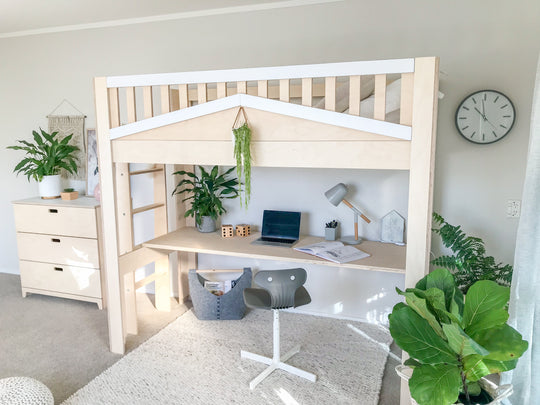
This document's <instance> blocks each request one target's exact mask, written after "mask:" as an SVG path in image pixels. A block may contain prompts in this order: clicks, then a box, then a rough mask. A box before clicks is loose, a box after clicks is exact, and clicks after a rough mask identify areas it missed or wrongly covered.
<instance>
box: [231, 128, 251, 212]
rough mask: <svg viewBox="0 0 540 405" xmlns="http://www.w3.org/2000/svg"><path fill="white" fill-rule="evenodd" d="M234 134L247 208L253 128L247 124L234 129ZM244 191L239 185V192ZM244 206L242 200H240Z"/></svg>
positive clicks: (237, 161)
mask: <svg viewBox="0 0 540 405" xmlns="http://www.w3.org/2000/svg"><path fill="white" fill-rule="evenodd" d="M233 134H234V158H235V159H236V173H237V176H238V178H239V179H241V178H242V176H243V179H244V185H245V189H244V204H245V207H246V208H247V206H248V204H249V199H250V197H251V128H249V126H248V124H247V123H245V124H243V125H242V126H241V127H239V128H236V129H233ZM241 191H242V183H239V192H241ZM240 204H242V199H240Z"/></svg>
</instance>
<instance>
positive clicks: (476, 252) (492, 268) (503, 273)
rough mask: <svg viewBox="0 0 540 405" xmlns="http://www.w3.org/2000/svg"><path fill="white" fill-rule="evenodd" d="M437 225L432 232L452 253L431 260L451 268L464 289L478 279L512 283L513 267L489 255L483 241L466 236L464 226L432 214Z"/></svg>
mask: <svg viewBox="0 0 540 405" xmlns="http://www.w3.org/2000/svg"><path fill="white" fill-rule="evenodd" d="M433 221H434V223H435V227H433V229H432V230H433V232H434V233H436V234H437V235H439V236H440V237H441V240H442V243H443V245H444V246H445V247H447V248H449V249H450V250H451V251H452V253H453V254H451V255H443V256H440V257H437V258H436V259H434V260H432V262H431V263H432V264H433V265H435V266H438V267H444V268H445V269H448V270H450V271H451V272H452V273H453V274H454V277H455V279H456V283H457V285H458V286H459V288H460V289H461V291H462V292H464V293H466V292H467V290H468V289H469V287H470V286H471V285H472V284H473V283H474V282H476V281H479V280H491V281H495V282H496V283H498V284H500V285H503V286H509V285H510V283H511V282H512V272H513V268H512V266H511V265H509V264H502V263H497V262H496V261H495V259H494V258H493V257H492V256H486V248H485V246H484V241H483V240H482V239H480V238H477V237H473V236H467V235H466V234H465V232H463V230H462V229H461V226H455V225H451V224H449V223H448V222H446V221H445V219H444V218H443V217H442V216H441V215H439V214H437V213H436V212H434V213H433Z"/></svg>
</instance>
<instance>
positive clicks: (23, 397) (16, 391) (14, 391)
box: [0, 377, 54, 405]
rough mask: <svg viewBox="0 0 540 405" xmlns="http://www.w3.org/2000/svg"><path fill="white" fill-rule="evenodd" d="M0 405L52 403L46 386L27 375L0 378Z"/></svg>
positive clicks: (50, 394)
mask: <svg viewBox="0 0 540 405" xmlns="http://www.w3.org/2000/svg"><path fill="white" fill-rule="evenodd" d="M0 405H54V398H53V395H52V393H51V391H50V390H49V389H48V388H47V386H46V385H45V384H43V383H41V382H39V381H38V380H34V379H33V378H29V377H9V378H3V379H0Z"/></svg>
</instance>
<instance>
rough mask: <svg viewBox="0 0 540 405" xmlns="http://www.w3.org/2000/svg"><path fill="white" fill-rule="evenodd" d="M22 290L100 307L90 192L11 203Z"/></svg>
mask: <svg viewBox="0 0 540 405" xmlns="http://www.w3.org/2000/svg"><path fill="white" fill-rule="evenodd" d="M13 210H14V213H15V227H16V230H17V246H18V251H19V265H20V273H21V286H22V295H23V297H26V295H27V294H28V293H32V294H45V295H52V296H56V297H62V298H70V299H76V300H81V301H89V302H95V303H96V304H97V305H98V307H99V308H100V309H102V308H103V303H104V300H103V297H104V294H103V291H104V289H103V285H102V284H103V283H102V280H104V279H105V277H104V274H103V266H102V262H101V246H100V241H101V237H100V234H101V229H100V225H101V219H100V207H99V203H98V202H97V201H96V200H95V199H94V198H90V197H81V198H78V199H76V200H71V201H63V200H60V199H55V200H42V199H40V198H30V199H27V200H19V201H14V202H13Z"/></svg>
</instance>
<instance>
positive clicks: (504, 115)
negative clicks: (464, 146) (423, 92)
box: [456, 90, 516, 144]
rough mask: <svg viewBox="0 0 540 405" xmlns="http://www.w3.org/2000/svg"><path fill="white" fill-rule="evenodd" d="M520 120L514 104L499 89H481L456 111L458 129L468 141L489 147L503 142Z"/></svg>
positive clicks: (467, 98)
mask: <svg viewBox="0 0 540 405" xmlns="http://www.w3.org/2000/svg"><path fill="white" fill-rule="evenodd" d="M515 120H516V111H515V109H514V105H513V104H512V102H511V101H510V99H509V98H508V97H506V96H505V95H504V94H502V93H501V92H498V91H496V90H480V91H477V92H476V93H472V94H470V95H468V96H467V97H465V99H464V100H463V101H462V102H461V104H460V105H459V107H458V109H457V111H456V128H457V130H458V131H459V133H460V134H461V136H463V137H464V138H465V139H466V140H468V141H470V142H474V143H479V144H488V143H493V142H497V141H499V140H501V139H502V138H504V137H505V136H506V135H507V134H508V132H510V130H511V129H512V127H513V125H514V121H515Z"/></svg>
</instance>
